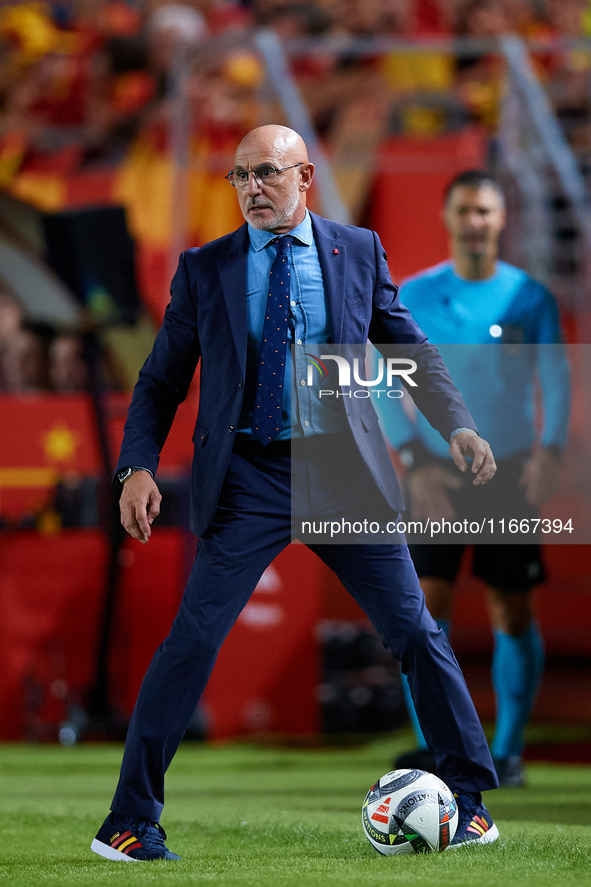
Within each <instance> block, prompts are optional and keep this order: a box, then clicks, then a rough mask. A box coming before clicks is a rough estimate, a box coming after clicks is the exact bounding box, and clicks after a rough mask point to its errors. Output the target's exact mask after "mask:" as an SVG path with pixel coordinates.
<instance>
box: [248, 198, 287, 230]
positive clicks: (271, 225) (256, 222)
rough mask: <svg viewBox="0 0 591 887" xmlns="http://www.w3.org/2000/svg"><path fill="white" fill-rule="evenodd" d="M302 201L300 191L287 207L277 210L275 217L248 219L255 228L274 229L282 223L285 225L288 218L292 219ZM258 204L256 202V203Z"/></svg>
mask: <svg viewBox="0 0 591 887" xmlns="http://www.w3.org/2000/svg"><path fill="white" fill-rule="evenodd" d="M299 202H300V194H299V191H296V193H295V194H294V196H293V199H292V200H291V201H290V202H289V204H288V206H286V207H285V209H284V210H282V211H281V212H279V211H277V212H276V213H275V215H274V216H273V218H271V219H269V220H268V221H266V222H264V221H263V220H262V219H249V218H247V217H245V218H246V220H247V222H248V224H249V225H250V226H251V227H252V228H255V229H256V230H257V231H274V230H275V228H280V227H281V226H282V225H285V223H286V222H287V220H288V219H290V218H291V217H292V216H293V214H294V213H295V211H296V209H297V208H298V204H299ZM255 206H256V204H255Z"/></svg>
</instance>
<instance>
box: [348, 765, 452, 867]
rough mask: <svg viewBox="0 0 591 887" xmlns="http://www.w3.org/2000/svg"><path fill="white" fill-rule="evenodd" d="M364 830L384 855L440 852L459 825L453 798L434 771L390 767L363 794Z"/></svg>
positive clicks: (374, 845) (373, 845)
mask: <svg viewBox="0 0 591 887" xmlns="http://www.w3.org/2000/svg"><path fill="white" fill-rule="evenodd" d="M362 822H363V830H364V832H365V835H366V837H367V840H368V841H369V843H370V844H371V845H372V847H374V848H375V849H376V850H377V851H378V853H382V854H383V855H384V856H396V855H401V854H407V853H431V852H441V851H442V850H445V848H446V847H448V846H449V844H450V843H451V842H452V840H453V837H454V835H455V833H456V828H457V827H458V808H457V804H456V801H455V798H454V796H453V794H452V792H451V791H450V789H449V788H448V787H447V785H446V784H445V782H442V780H441V779H439V778H438V777H437V776H435V775H434V774H433V773H426V772H425V771H424V770H392V771H391V772H390V773H386V775H385V776H382V778H381V779H379V780H378V781H377V782H376V784H375V785H373V786H372V787H371V788H370V790H369V791H368V793H367V795H366V796H365V800H364V802H363V808H362Z"/></svg>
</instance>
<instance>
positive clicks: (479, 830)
mask: <svg viewBox="0 0 591 887" xmlns="http://www.w3.org/2000/svg"><path fill="white" fill-rule="evenodd" d="M454 798H455V799H456V801H457V802H458V817H459V819H458V827H457V829H456V833H455V835H454V838H453V841H452V842H451V844H450V845H449V846H450V849H453V848H455V847H466V846H467V845H468V844H492V842H493V841H496V840H497V838H498V837H499V830H498V828H497V827H496V825H495V824H494V822H493V821H492V817H491V815H490V813H489V812H488V810H487V809H486V807H485V806H484V804H483V803H482V795H481V794H480V792H475V793H474V794H470V793H469V792H454Z"/></svg>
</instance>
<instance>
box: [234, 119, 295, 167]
mask: <svg viewBox="0 0 591 887" xmlns="http://www.w3.org/2000/svg"><path fill="white" fill-rule="evenodd" d="M253 150H259V151H266V150H268V151H273V152H276V153H278V154H280V155H281V156H282V157H285V158H287V160H286V163H287V162H289V163H299V162H300V161H301V162H302V163H307V162H308V151H307V149H306V143H305V142H304V140H303V138H302V137H301V135H300V134H299V133H297V132H296V131H295V129H290V128H289V127H288V126H281V125H280V124H278V123H268V124H266V125H265V126H257V127H256V129H251V131H250V132H249V133H247V134H246V135H245V136H244V138H243V139H242V141H241V142H240V144H239V145H238V147H237V149H236V158H238V157H239V156H242V155H243V154H244V153H248V152H249V151H253ZM293 158H296V159H295V160H294V159H293Z"/></svg>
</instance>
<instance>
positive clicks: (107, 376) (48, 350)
mask: <svg viewBox="0 0 591 887" xmlns="http://www.w3.org/2000/svg"><path fill="white" fill-rule="evenodd" d="M95 354H96V352H94V351H93V352H92V354H91V355H90V358H91V364H92V363H93V360H95V359H98V361H99V367H98V368H97V371H98V372H100V381H101V385H103V386H106V387H107V388H109V389H111V390H112V389H117V388H119V387H120V381H119V378H118V373H117V371H116V369H115V361H114V358H113V356H112V355H111V354H109V352H108V351H107V350H105V349H104V348H102V349H100V351H99V353H98V358H95ZM91 364H89V354H88V353H87V349H86V348H85V339H84V335H83V334H82V333H80V332H79V331H77V330H75V329H68V330H66V329H63V330H60V329H56V328H55V327H53V326H51V325H49V324H46V323H41V322H37V321H31V320H29V319H27V318H26V317H25V316H24V315H23V312H22V310H21V308H20V306H19V305H18V303H17V301H16V300H15V299H14V298H13V297H12V296H11V295H10V294H8V293H3V292H1V291H0V393H6V394H43V393H46V392H54V393H59V394H76V393H81V392H85V391H88V390H89V384H90V370H89V366H90V365H91Z"/></svg>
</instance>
